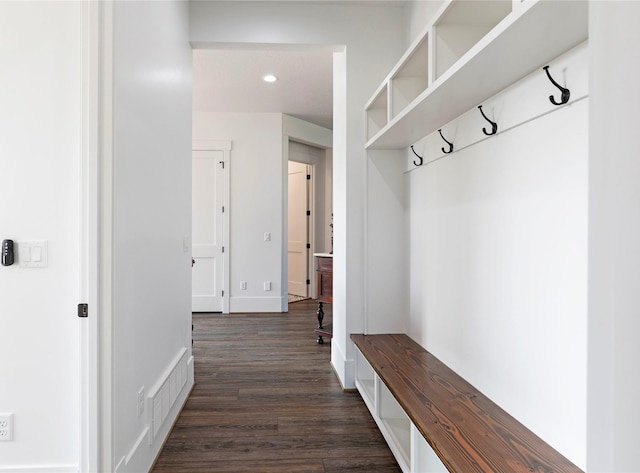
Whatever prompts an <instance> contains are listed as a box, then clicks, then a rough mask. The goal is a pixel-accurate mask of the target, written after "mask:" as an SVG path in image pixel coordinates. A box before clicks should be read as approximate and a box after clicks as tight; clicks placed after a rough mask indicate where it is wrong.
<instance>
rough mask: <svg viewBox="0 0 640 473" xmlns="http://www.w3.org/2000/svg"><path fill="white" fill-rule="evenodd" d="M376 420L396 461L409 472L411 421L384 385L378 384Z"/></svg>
mask: <svg viewBox="0 0 640 473" xmlns="http://www.w3.org/2000/svg"><path fill="white" fill-rule="evenodd" d="M379 388H380V391H379V398H378V419H379V423H380V430H381V431H382V435H383V436H384V437H385V438H386V439H387V443H388V444H389V447H390V448H391V450H392V451H393V453H394V454H395V456H396V460H398V463H399V464H400V465H401V467H403V468H402V469H403V470H405V471H411V467H410V465H411V420H410V419H409V416H407V414H406V413H405V412H404V411H403V410H402V407H400V404H398V401H396V399H395V398H394V397H393V394H391V392H390V391H389V390H388V389H387V387H386V386H385V385H384V383H382V382H380V383H379Z"/></svg>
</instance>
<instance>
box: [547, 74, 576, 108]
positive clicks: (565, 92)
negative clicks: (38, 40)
mask: <svg viewBox="0 0 640 473" xmlns="http://www.w3.org/2000/svg"><path fill="white" fill-rule="evenodd" d="M543 69H544V71H545V72H546V73H547V77H548V78H549V80H550V81H551V83H553V85H555V86H556V87H557V88H558V89H560V92H562V96H561V97H560V102H556V99H555V98H554V97H553V95H549V100H551V103H552V104H553V105H564V104H565V103H567V102H568V101H569V97H570V96H571V91H570V90H569V89H565V88H564V87H562V86H561V85H560V84H558V83H557V82H556V81H555V80H553V77H551V74H549V66H544V67H543Z"/></svg>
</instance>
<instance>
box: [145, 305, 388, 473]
mask: <svg viewBox="0 0 640 473" xmlns="http://www.w3.org/2000/svg"><path fill="white" fill-rule="evenodd" d="M315 310H316V304H315V301H312V300H307V301H301V302H296V303H294V304H290V305H289V313H288V314H232V315H221V314H213V315H211V314H206V315H203V314H194V317H193V322H194V345H193V353H194V356H195V387H194V389H193V392H192V393H191V396H190V398H189V400H188V401H187V403H186V405H185V408H184V410H183V412H182V414H181V415H180V417H179V419H178V420H177V422H176V425H175V426H174V428H173V431H172V432H171V434H170V436H169V439H168V440H167V442H166V444H165V446H164V449H163V450H162V452H161V454H160V456H159V458H158V461H157V463H156V465H155V467H154V469H153V470H152V471H153V472H156V473H160V472H173V473H176V472H190V473H197V472H208V473H220V472H225V473H241V472H252V473H269V472H278V473H285V472H295V473H307V472H344V471H353V472H357V471H360V472H369V473H373V472H384V473H391V472H394V473H395V472H400V468H399V467H398V465H397V463H396V462H395V460H394V458H393V456H392V454H391V452H390V451H389V448H388V447H387V444H386V443H385V441H384V439H383V438H382V435H381V434H380V432H379V431H378V429H377V427H376V425H375V423H374V422H373V420H372V419H371V416H370V414H369V412H368V410H367V408H366V406H365V405H364V402H363V401H362V399H361V398H360V396H359V394H358V393H357V392H344V391H343V390H342V387H341V386H340V383H339V381H338V379H337V378H336V376H335V374H334V373H333V371H332V369H331V366H330V364H329V360H330V350H331V344H330V343H325V344H324V345H318V344H317V343H316V341H315V339H316V337H315V335H314V333H313V328H314V326H315V323H316V318H315V317H316V315H315ZM330 322H331V305H330V304H327V305H325V323H330Z"/></svg>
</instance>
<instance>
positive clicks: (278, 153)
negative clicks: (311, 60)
mask: <svg viewBox="0 0 640 473" xmlns="http://www.w3.org/2000/svg"><path fill="white" fill-rule="evenodd" d="M193 139H194V140H229V141H231V142H232V144H231V146H232V147H231V162H230V165H229V172H230V184H229V191H230V199H231V201H230V202H229V212H230V225H231V228H230V238H231V241H230V242H229V249H230V257H229V259H230V261H229V267H230V284H231V287H230V288H227V289H228V290H229V291H230V300H229V305H230V307H229V310H230V312H280V311H281V310H282V308H283V304H284V307H285V309H286V285H284V286H283V282H282V281H283V278H284V274H283V265H282V260H283V254H282V248H283V246H282V241H283V228H284V226H283V225H284V224H283V215H285V214H284V212H283V208H282V202H283V198H284V197H283V196H284V195H285V194H284V192H285V191H286V188H285V186H284V183H283V175H284V174H283V173H284V170H283V169H284V168H283V148H282V144H283V141H282V115H281V114H279V113H256V114H252V113H208V112H194V113H193ZM266 232H268V233H271V241H269V242H265V241H264V234H265V233H266ZM240 281H246V282H247V289H246V290H241V289H240ZM265 281H271V291H265V290H264V285H263V283H264V282H265ZM285 282H286V281H285ZM283 287H284V289H283Z"/></svg>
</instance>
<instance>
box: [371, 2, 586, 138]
mask: <svg viewBox="0 0 640 473" xmlns="http://www.w3.org/2000/svg"><path fill="white" fill-rule="evenodd" d="M463 3H464V4H465V5H466V4H473V3H474V2H457V1H453V2H451V3H450V4H447V5H446V8H443V9H442V10H441V12H440V16H439V17H438V18H437V19H436V20H435V22H434V25H433V27H431V28H427V29H426V30H425V31H424V33H423V37H422V38H419V40H418V41H416V42H414V45H412V47H411V48H410V50H409V51H408V52H407V53H405V55H404V56H403V58H402V59H401V60H400V62H399V64H398V65H397V66H396V67H395V68H394V71H392V73H391V74H390V76H389V77H388V78H387V80H386V81H385V83H383V85H382V86H381V87H380V88H379V89H378V95H376V96H374V99H372V100H371V101H370V103H371V104H373V103H376V104H378V106H379V108H378V109H376V108H375V107H374V108H369V107H368V108H367V114H368V115H369V112H370V111H373V110H377V112H376V113H380V114H381V113H382V112H380V109H381V108H384V107H386V108H387V109H388V106H389V103H388V100H387V102H386V103H382V100H378V101H377V102H376V100H375V97H379V94H380V91H382V90H384V92H385V95H386V91H387V87H388V86H387V84H388V83H389V82H390V81H392V80H393V74H394V72H395V71H402V70H403V66H404V65H405V64H407V63H408V62H407V61H409V60H410V59H411V58H412V57H413V56H412V53H413V51H414V50H417V49H420V48H421V47H422V44H423V42H422V41H425V40H427V41H428V39H429V38H430V37H434V31H436V32H437V31H438V28H440V29H442V28H443V25H446V26H445V28H444V29H445V31H446V30H447V28H448V29H452V28H453V26H452V25H454V24H455V25H458V24H459V22H460V21H463V20H464V19H465V15H463V14H462V13H460V12H458V11H457V9H458V8H460V7H459V6H458V4H463ZM483 3H484V2H476V4H477V5H479V6H482V4H483ZM494 3H495V2H494ZM509 3H510V2H509ZM496 4H497V5H500V4H501V3H500V2H498V3H496ZM451 9H453V10H451ZM450 10H451V11H453V13H450V14H451V15H453V16H452V17H451V18H453V20H455V21H453V20H452V19H451V18H449V19H448V18H447V12H449V11H450ZM489 10H490V12H491V14H490V15H489V16H491V15H493V17H492V18H493V20H492V21H496V19H499V18H500V15H501V14H502V13H504V12H502V13H500V12H501V11H502V10H500V8H489ZM441 20H442V21H443V22H444V23H441V24H440V26H438V25H439V23H438V22H439V21H441ZM489 23H491V22H489ZM429 31H431V33H429ZM474 31H475V37H476V38H477V36H480V35H482V37H481V38H480V39H477V42H475V44H473V45H471V43H472V39H473V37H472V36H469V38H468V40H467V41H461V44H462V43H464V48H463V47H462V46H460V48H461V50H464V49H466V48H467V47H468V49H467V50H466V52H464V53H463V54H462V56H461V57H460V58H459V59H457V60H456V59H455V57H454V59H453V60H455V62H454V63H453V64H451V65H448V64H447V59H446V57H443V56H444V55H443V54H441V52H440V54H439V57H440V59H439V61H441V62H442V61H444V63H443V64H441V67H440V68H437V67H436V69H438V71H437V72H440V75H439V76H438V74H437V73H436V74H434V75H435V76H436V78H435V80H434V81H433V82H432V83H430V84H427V87H426V88H425V89H424V90H423V91H422V92H421V93H420V94H419V95H418V96H417V97H416V98H415V99H413V101H412V102H411V103H409V104H408V105H407V106H406V107H404V109H403V110H401V111H398V110H396V109H394V110H393V112H394V114H393V116H392V117H390V119H389V121H388V123H386V124H385V125H383V126H382V127H381V128H380V130H379V131H377V132H375V131H374V130H372V129H369V133H368V136H367V138H368V140H369V141H368V142H367V144H366V148H367V149H402V148H407V147H408V146H410V145H411V144H413V143H415V142H416V141H418V140H419V139H420V138H422V137H424V136H426V135H428V134H429V133H431V132H433V131H435V130H437V129H438V128H439V127H441V126H442V125H443V124H445V123H448V122H449V121H451V120H453V119H454V118H456V117H457V116H459V115H461V114H462V113H464V112H466V111H467V110H469V109H471V108H473V107H475V106H477V105H479V104H481V103H482V101H483V100H486V99H487V98H489V97H491V96H493V95H495V94H496V93H498V92H499V91H501V90H503V89H505V88H506V87H508V86H509V85H511V84H513V83H514V82H516V81H517V80H519V79H520V78H522V77H524V76H525V75H527V74H528V73H530V72H531V71H533V70H535V69H536V68H541V67H542V66H543V65H545V64H546V63H547V62H549V61H550V60H552V59H553V58H555V57H557V56H559V55H560V54H562V53H563V52H565V51H567V50H569V49H570V48H572V47H574V46H576V45H577V44H579V43H581V42H583V41H585V40H586V39H587V37H588V4H587V2H584V1H540V0H538V1H534V0H530V1H527V2H523V3H522V4H520V5H519V6H518V8H516V9H514V11H512V12H511V13H508V14H507V15H506V16H505V17H504V19H503V20H501V21H500V22H499V23H498V24H497V25H495V26H494V27H493V28H492V29H491V30H490V31H488V32H487V33H486V34H485V33H483V31H482V28H481V27H480V26H479V23H477V22H476V28H474ZM425 38H426V39H425ZM436 43H437V40H436ZM434 49H437V47H436V48H434ZM459 52H460V51H459ZM435 55H436V56H438V53H436V54H435ZM431 56H434V54H432V55H431ZM431 61H434V58H433V57H431ZM448 61H449V62H450V61H451V58H449V59H448ZM389 115H391V114H390V113H388V110H387V114H386V116H387V117H388V116H389ZM369 120H371V118H369Z"/></svg>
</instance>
